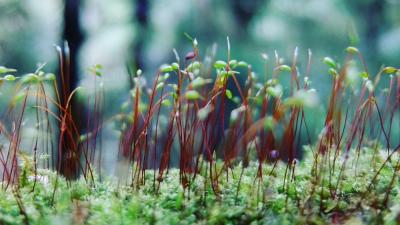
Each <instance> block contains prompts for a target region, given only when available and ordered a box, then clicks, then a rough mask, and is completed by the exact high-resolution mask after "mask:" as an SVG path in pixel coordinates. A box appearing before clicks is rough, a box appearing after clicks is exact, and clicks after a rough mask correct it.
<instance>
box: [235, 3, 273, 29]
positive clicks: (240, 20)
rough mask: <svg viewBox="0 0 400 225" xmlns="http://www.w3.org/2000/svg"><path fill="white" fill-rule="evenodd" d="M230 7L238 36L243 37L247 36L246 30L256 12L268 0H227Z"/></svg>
mask: <svg viewBox="0 0 400 225" xmlns="http://www.w3.org/2000/svg"><path fill="white" fill-rule="evenodd" d="M228 2H229V4H230V6H231V7H232V10H233V13H234V16H235V19H236V24H237V25H238V26H237V28H238V29H237V31H238V35H239V36H244V35H246V34H247V28H248V26H249V24H250V22H251V20H252V19H253V18H254V16H255V15H256V14H257V13H258V10H259V9H260V8H261V7H262V6H264V5H265V4H267V3H268V2H269V0H253V1H247V0H229V1H228Z"/></svg>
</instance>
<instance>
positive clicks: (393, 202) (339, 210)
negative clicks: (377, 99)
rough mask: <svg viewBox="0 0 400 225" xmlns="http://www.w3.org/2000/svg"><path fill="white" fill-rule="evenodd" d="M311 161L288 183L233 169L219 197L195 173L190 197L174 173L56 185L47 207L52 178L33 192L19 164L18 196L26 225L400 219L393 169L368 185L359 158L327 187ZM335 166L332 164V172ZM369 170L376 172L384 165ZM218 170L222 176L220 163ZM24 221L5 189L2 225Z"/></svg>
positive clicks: (279, 172)
mask: <svg viewBox="0 0 400 225" xmlns="http://www.w3.org/2000/svg"><path fill="white" fill-rule="evenodd" d="M370 152H371V154H372V151H370ZM394 157H398V155H397V154H395V156H394ZM310 158H311V159H312V158H313V157H306V158H305V159H304V160H302V161H300V163H299V164H298V166H297V167H296V168H295V176H294V177H293V178H292V177H290V178H288V179H287V180H284V177H285V176H284V175H285V170H286V167H287V165H286V164H284V163H282V162H280V163H278V164H277V166H276V168H275V173H274V174H273V175H271V176H268V174H269V173H270V171H271V170H272V166H273V165H269V164H266V165H264V166H263V174H264V176H263V178H262V180H260V178H257V170H258V163H257V162H250V164H249V166H248V167H246V168H244V171H243V176H242V178H241V181H240V186H239V178H240V174H241V171H242V169H243V168H242V166H241V165H240V164H239V165H237V166H234V167H232V168H231V169H232V171H231V172H229V173H225V172H223V173H221V175H220V177H219V189H220V191H219V195H218V197H217V195H215V194H214V193H213V192H212V188H211V185H210V180H209V178H206V177H205V176H206V172H205V171H200V174H198V175H197V178H196V179H195V180H192V181H191V184H190V188H189V190H184V189H183V188H182V186H181V183H180V180H179V171H178V169H170V171H169V174H168V175H167V176H166V177H165V179H164V180H163V182H162V183H161V184H160V186H159V189H158V191H155V190H154V187H153V182H152V181H153V180H152V179H153V172H152V171H147V173H146V176H145V178H146V182H145V184H144V185H143V186H141V187H139V188H132V187H128V186H118V182H117V181H116V180H115V179H114V178H112V177H108V178H106V179H105V180H103V181H101V182H100V181H98V180H96V179H95V182H94V183H86V182H85V180H84V179H79V180H77V181H73V182H70V183H68V182H67V181H66V180H65V179H63V178H62V177H58V184H57V185H58V188H57V190H56V192H55V195H54V203H53V189H54V185H55V183H56V179H57V174H56V173H54V172H51V171H48V170H42V169H39V170H38V173H37V177H36V185H35V189H34V190H33V191H32V188H33V184H34V180H35V179H31V178H30V177H32V176H34V174H33V172H32V170H31V169H30V167H29V164H28V163H26V162H25V163H24V164H22V167H21V172H22V174H25V175H24V176H21V177H20V179H21V182H22V181H23V182H24V185H23V186H22V185H21V186H20V189H19V190H20V193H21V200H22V202H23V207H24V210H25V212H26V214H27V215H28V218H29V222H30V223H31V224H59V221H63V222H65V224H71V223H77V222H81V223H84V224H107V225H109V224H194V223H197V224H263V223H267V224H304V223H307V224H326V223H330V222H332V221H333V220H338V221H341V223H346V221H347V222H348V223H351V222H352V221H357V222H360V223H361V224H362V223H365V224H367V223H372V222H377V221H383V223H384V224H395V223H396V221H397V220H398V218H399V215H400V210H399V209H400V205H399V202H400V201H399V200H400V196H399V195H398V193H399V190H400V185H399V181H398V180H397V179H396V180H395V182H394V184H393V186H392V188H391V189H390V190H389V189H388V187H389V184H390V181H391V178H392V176H393V173H394V171H395V170H394V167H393V166H392V165H390V164H388V165H385V166H383V169H382V170H381V172H380V174H379V175H378V176H377V179H376V180H375V181H372V179H373V177H374V174H373V173H372V174H371V173H370V171H371V167H370V164H368V163H366V162H368V160H369V159H370V158H371V157H370V155H369V154H361V156H360V158H359V162H360V163H359V164H358V165H356V164H355V163H349V166H347V167H346V169H345V171H344V172H343V176H342V178H341V179H340V178H339V174H340V173H339V172H336V171H335V172H333V173H332V176H331V177H330V179H329V176H323V177H314V176H312V175H310V174H311V171H312V166H313V163H312V162H313V161H312V160H310ZM342 162H343V161H341V160H339V161H338V165H340V163H342ZM374 163H375V164H377V166H378V167H379V166H382V163H383V161H382V162H376V161H375V162H374ZM218 164H220V165H219V166H220V167H219V168H223V167H222V166H221V162H219V163H218ZM324 166H325V165H321V167H319V168H317V170H316V174H321V173H320V172H321V170H322V169H323V167H324ZM314 168H315V167H314ZM338 168H339V167H338ZM232 174H233V176H232ZM355 174H357V175H355ZM288 177H289V176H288ZM338 181H340V182H339V185H338V186H337V187H338V189H336V184H338ZM370 184H372V185H370ZM369 185H370V186H369ZM368 187H369V189H368ZM238 188H239V189H238ZM388 190H389V192H388ZM386 193H389V196H388V197H389V201H388V204H387V207H386V206H385V205H384V200H385V196H386ZM52 203H53V204H52ZM358 204H360V205H358ZM359 206H360V207H359ZM377 212H379V213H377ZM338 215H339V216H338ZM23 221H24V217H23V216H22V215H21V211H20V209H19V207H18V205H17V201H16V197H15V196H14V195H13V194H12V188H9V189H7V190H2V191H0V222H1V224H21V223H23Z"/></svg>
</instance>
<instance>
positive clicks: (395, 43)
mask: <svg viewBox="0 0 400 225" xmlns="http://www.w3.org/2000/svg"><path fill="white" fill-rule="evenodd" d="M399 12H400V0H295V1H293V0H251V1H249V0H113V1H109V0H65V1H61V0H25V1H21V0H0V65H4V66H7V67H11V68H16V69H18V71H19V73H20V74H23V73H28V72H32V71H35V69H36V68H37V65H38V64H39V63H44V62H46V63H47V65H46V69H45V70H46V71H48V72H56V71H57V70H58V69H57V68H58V65H57V62H58V59H57V52H56V51H55V48H54V46H53V45H54V44H57V45H62V43H63V40H68V42H69V45H70V47H71V53H72V58H73V60H74V61H75V63H74V65H76V67H73V71H75V72H74V77H75V79H74V81H75V82H76V84H75V85H83V86H85V85H86V84H88V83H90V82H91V81H92V79H91V76H88V75H87V74H88V73H89V72H88V71H87V68H88V67H90V66H93V65H94V64H101V65H103V67H104V70H103V74H104V76H103V78H102V79H103V81H104V86H105V87H106V90H107V104H108V105H107V111H106V113H107V114H108V115H111V114H113V113H115V112H117V111H118V110H119V106H120V104H121V103H122V102H123V101H124V100H125V99H126V98H127V96H128V92H127V90H128V88H129V77H128V72H127V64H128V65H131V66H133V67H135V68H141V69H142V70H143V71H144V75H145V76H147V77H148V78H149V79H150V80H151V77H152V76H153V75H154V73H155V71H156V70H157V69H158V68H159V66H160V65H161V64H163V63H170V62H172V61H173V60H174V54H173V52H172V49H173V48H176V49H177V51H178V52H179V53H180V54H181V56H183V55H185V54H186V53H187V52H188V51H190V50H191V46H192V45H191V42H190V41H189V40H188V39H187V38H186V36H185V35H184V33H185V32H186V33H188V34H190V35H191V36H193V37H196V38H197V40H198V41H199V44H200V49H201V50H203V56H204V52H205V49H206V48H207V47H210V46H211V45H212V44H213V43H217V44H218V47H219V49H218V55H217V57H221V58H222V59H225V58H226V56H225V54H226V37H227V36H229V37H230V40H231V45H232V56H233V57H234V58H237V59H238V60H245V61H247V62H249V63H250V64H252V65H253V68H254V70H255V72H256V73H259V74H262V73H263V63H264V62H263V59H262V58H261V56H260V53H267V54H268V55H270V56H273V54H274V50H277V51H278V52H279V53H280V55H281V56H282V57H284V58H286V59H290V57H291V55H292V52H293V50H294V48H295V47H296V46H298V47H299V51H300V52H299V53H300V57H301V58H302V59H303V61H305V59H306V58H307V49H308V48H310V49H311V50H312V52H313V65H312V76H311V80H312V81H313V86H314V87H315V88H316V89H317V90H321V92H323V91H322V90H328V88H327V87H329V86H330V83H329V82H328V81H329V78H330V77H329V76H327V68H326V66H325V65H324V64H323V63H322V62H321V61H322V59H323V57H325V56H330V57H332V58H333V59H335V60H338V61H339V62H341V61H342V60H343V56H344V49H345V48H346V47H347V46H349V45H352V46H356V47H358V48H359V49H360V50H361V52H362V53H363V54H364V56H365V58H366V61H367V65H368V66H369V70H370V73H371V74H372V75H373V74H375V73H376V72H377V71H378V70H379V68H380V67H381V66H382V65H393V66H399V63H400V13H399ZM299 67H300V71H301V70H303V72H304V70H305V68H304V67H305V65H304V63H303V65H302V64H301V63H300V65H299ZM321 120H322V118H321ZM316 132H319V131H316ZM110 135H112V134H110ZM106 137H108V135H106ZM106 139H107V138H106ZM111 139H112V138H110V139H109V140H111ZM114 139H116V141H117V139H118V138H115V137H114ZM107 143H108V144H110V146H111V145H112V146H114V148H115V146H116V145H115V144H116V143H111V141H110V142H107ZM109 160H112V159H109Z"/></svg>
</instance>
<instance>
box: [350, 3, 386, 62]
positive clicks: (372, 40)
mask: <svg viewBox="0 0 400 225" xmlns="http://www.w3.org/2000/svg"><path fill="white" fill-rule="evenodd" d="M344 2H345V3H346V4H347V5H348V6H349V8H350V10H351V11H352V12H353V14H354V15H357V14H358V15H359V16H358V17H356V18H358V19H359V20H361V21H359V23H360V24H364V27H363V33H364V35H363V36H364V37H365V39H364V40H365V41H364V45H365V47H366V48H367V51H366V53H367V58H368V59H369V60H368V61H370V62H371V63H372V64H375V65H376V66H380V65H378V64H379V62H378V60H379V58H380V57H379V55H378V52H379V51H378V40H379V36H380V34H381V32H382V31H383V29H384V28H385V26H387V23H386V19H385V4H386V1H383V0H357V1H344Z"/></svg>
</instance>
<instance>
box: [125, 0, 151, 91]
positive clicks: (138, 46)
mask: <svg viewBox="0 0 400 225" xmlns="http://www.w3.org/2000/svg"><path fill="white" fill-rule="evenodd" d="M134 3H135V6H136V7H135V15H134V21H136V22H137V26H138V27H137V29H136V30H137V33H136V37H135V40H134V43H133V54H134V55H133V60H134V61H133V66H134V69H135V70H137V69H143V68H144V66H145V65H144V61H145V60H144V45H145V40H146V37H147V35H148V29H149V22H148V14H149V7H150V6H149V1H148V0H134ZM130 81H131V79H130ZM131 82H132V81H131ZM131 86H132V83H131Z"/></svg>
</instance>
